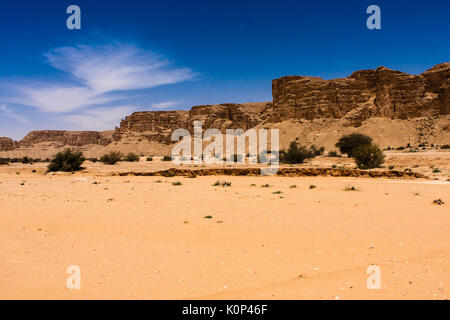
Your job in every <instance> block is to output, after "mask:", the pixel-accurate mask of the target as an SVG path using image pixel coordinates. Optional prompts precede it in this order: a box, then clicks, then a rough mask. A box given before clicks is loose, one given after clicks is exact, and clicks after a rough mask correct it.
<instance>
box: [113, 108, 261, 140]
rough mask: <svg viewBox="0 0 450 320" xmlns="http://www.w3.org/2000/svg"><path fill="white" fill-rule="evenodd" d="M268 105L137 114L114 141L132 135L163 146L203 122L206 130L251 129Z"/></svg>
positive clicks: (121, 128) (126, 120) (119, 131)
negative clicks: (178, 132)
mask: <svg viewBox="0 0 450 320" xmlns="http://www.w3.org/2000/svg"><path fill="white" fill-rule="evenodd" d="M266 105H267V104H266V103H246V104H235V103H227V104H221V105H204V106H195V107H192V109H191V110H189V111H144V112H135V113H133V114H132V115H130V116H128V117H126V118H125V119H124V120H122V121H121V123H120V127H119V128H116V131H115V133H114V139H115V140H120V139H122V138H123V137H126V136H129V135H130V134H131V135H132V134H137V135H139V137H140V138H143V139H146V140H149V141H155V142H160V143H165V144H169V143H171V141H170V138H171V134H172V132H173V131H174V130H176V129H179V128H184V129H188V130H190V131H191V132H192V130H193V123H194V121H198V120H200V121H202V127H203V129H210V128H215V129H219V130H221V131H224V130H225V129H244V130H247V129H250V128H253V127H254V126H256V125H258V124H260V123H261V122H262V121H263V118H264V110H265V109H266Z"/></svg>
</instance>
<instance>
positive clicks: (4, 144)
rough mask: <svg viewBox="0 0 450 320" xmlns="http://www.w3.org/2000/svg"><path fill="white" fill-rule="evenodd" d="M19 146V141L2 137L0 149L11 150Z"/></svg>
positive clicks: (0, 138)
mask: <svg viewBox="0 0 450 320" xmlns="http://www.w3.org/2000/svg"><path fill="white" fill-rule="evenodd" d="M16 146H17V142H16V141H14V140H13V139H11V138H8V137H0V151H11V150H14V149H15V148H16Z"/></svg>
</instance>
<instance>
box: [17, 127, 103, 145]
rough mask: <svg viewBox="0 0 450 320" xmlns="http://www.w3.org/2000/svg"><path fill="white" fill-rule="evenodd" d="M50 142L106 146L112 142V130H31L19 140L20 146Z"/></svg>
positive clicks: (55, 143)
mask: <svg viewBox="0 0 450 320" xmlns="http://www.w3.org/2000/svg"><path fill="white" fill-rule="evenodd" d="M43 142H45V143H49V144H53V145H55V146H73V147H82V146H84V145H91V144H94V145H101V146H106V145H108V144H110V143H111V142H112V133H111V131H105V132H97V131H64V130H39V131H31V132H30V133H29V134H27V135H26V136H25V138H23V139H22V140H20V141H19V143H18V146H19V147H29V146H32V145H35V144H38V143H43Z"/></svg>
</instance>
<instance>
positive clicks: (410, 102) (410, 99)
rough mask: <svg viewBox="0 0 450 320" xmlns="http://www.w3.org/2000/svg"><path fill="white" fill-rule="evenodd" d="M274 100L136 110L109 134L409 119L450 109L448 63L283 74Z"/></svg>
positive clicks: (166, 136) (156, 135)
mask: <svg viewBox="0 0 450 320" xmlns="http://www.w3.org/2000/svg"><path fill="white" fill-rule="evenodd" d="M272 95H273V102H267V103H249V104H221V105H209V106H208V105H206V106H196V107H192V109H191V110H189V111H147V112H136V113H133V114H132V115H130V116H128V117H126V118H125V120H122V122H121V123H120V127H118V128H116V131H115V135H114V138H115V140H120V139H121V138H123V137H124V136H127V135H129V134H133V133H139V134H141V136H142V137H143V138H144V139H148V140H150V141H156V142H161V143H170V134H171V132H172V131H173V130H174V129H177V128H187V129H192V123H193V121H194V120H202V121H203V128H204V129H209V128H217V129H219V130H222V131H223V130H225V129H227V128H242V129H244V130H246V129H248V128H252V127H254V126H256V125H258V124H266V123H278V122H281V121H284V120H289V119H300V120H301V119H304V120H314V119H322V118H334V119H345V120H346V121H347V125H350V126H360V125H361V124H362V122H363V121H365V120H367V119H368V118H371V117H386V118H391V119H409V118H416V117H424V116H438V115H445V114H449V113H450V63H442V64H439V65H437V66H435V67H433V68H431V69H430V70H428V71H426V72H424V73H422V74H420V75H409V74H406V73H403V72H400V71H394V70H390V69H388V68H385V67H379V68H378V69H376V70H362V71H357V72H354V73H353V74H352V75H350V76H349V77H347V78H342V79H333V80H323V79H321V78H314V77H304V76H287V77H283V78H280V79H275V80H273V82H272Z"/></svg>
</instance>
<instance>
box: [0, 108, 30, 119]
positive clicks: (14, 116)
mask: <svg viewBox="0 0 450 320" xmlns="http://www.w3.org/2000/svg"><path fill="white" fill-rule="evenodd" d="M0 114H1V115H2V116H4V117H7V118H10V119H13V120H16V121H19V122H22V123H29V121H28V119H26V118H25V117H23V116H21V115H20V114H17V113H16V112H15V111H14V110H13V109H11V108H8V107H7V106H5V105H0Z"/></svg>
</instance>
